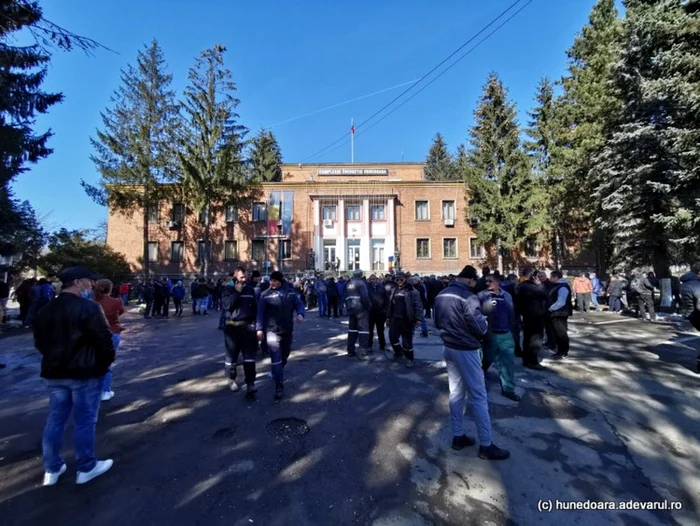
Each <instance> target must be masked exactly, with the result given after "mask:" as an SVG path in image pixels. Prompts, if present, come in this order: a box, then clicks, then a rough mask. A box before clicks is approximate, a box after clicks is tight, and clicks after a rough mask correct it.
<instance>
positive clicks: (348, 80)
mask: <svg viewBox="0 0 700 526" xmlns="http://www.w3.org/2000/svg"><path fill="white" fill-rule="evenodd" d="M40 3H41V5H42V6H43V7H44V15H45V16H46V18H48V19H49V20H51V21H53V22H56V23H58V24H60V25H62V26H65V27H67V28H69V29H70V30H72V31H74V32H76V33H79V34H81V35H85V36H89V37H92V38H95V39H97V40H98V41H100V42H101V43H103V44H104V45H105V46H108V47H109V48H112V49H114V50H115V51H117V52H118V54H114V53H110V52H108V51H98V52H97V54H96V56H94V57H89V56H86V55H85V54H83V53H82V52H80V51H75V52H72V53H62V52H57V53H56V54H55V55H54V58H53V61H52V63H51V66H50V71H49V74H48V77H47V81H46V83H45V86H44V87H45V89H46V90H48V91H60V92H63V94H64V95H65V101H64V102H63V103H62V104H60V105H58V106H54V107H53V108H52V110H51V111H50V114H49V115H47V116H46V117H42V118H41V119H39V121H38V125H37V129H38V130H39V131H43V130H44V129H45V128H47V127H50V128H52V130H53V131H54V133H55V136H54V137H53V138H52V139H51V141H50V145H51V147H53V148H54V153H53V155H51V156H50V157H48V158H47V159H45V160H43V161H41V162H40V163H38V164H37V165H35V166H33V167H32V168H31V170H30V171H29V172H27V173H25V174H23V175H21V176H20V177H19V178H18V179H17V181H16V183H15V185H14V189H15V192H16V196H17V197H18V198H21V199H28V200H29V201H30V202H31V203H32V204H33V205H34V207H35V208H36V210H37V212H38V213H39V214H40V215H47V220H46V226H47V227H48V228H50V229H55V228H60V227H66V228H93V227H95V226H96V225H97V224H98V223H99V222H100V221H101V220H103V219H104V218H105V217H106V209H105V208H102V207H99V206H97V205H95V204H94V203H93V202H92V201H91V200H90V199H89V198H88V197H87V196H86V195H85V193H84V192H83V190H82V188H81V186H80V179H81V178H82V179H85V180H86V181H88V182H91V183H95V182H96V181H97V180H98V179H99V176H98V173H97V171H96V170H95V168H94V166H93V164H92V162H91V161H90V154H91V146H90V141H89V138H90V136H91V135H94V131H95V129H96V128H97V127H98V126H100V125H101V122H100V111H102V110H103V109H104V108H105V107H108V106H109V104H110V96H111V94H112V93H113V91H114V90H115V88H117V86H118V84H119V74H120V68H123V67H124V66H125V65H126V64H128V63H133V62H134V61H135V57H136V53H137V51H138V50H139V49H140V48H142V47H143V46H144V44H146V43H148V42H149V41H150V40H151V39H153V38H156V39H157V40H158V41H159V42H160V44H161V46H162V47H163V50H164V53H165V58H166V61H167V63H168V67H169V70H170V72H171V73H173V75H174V77H175V78H174V88H175V89H176V90H177V92H178V94H179V93H181V91H182V88H183V86H184V85H185V83H186V80H187V70H188V68H189V67H190V66H191V65H192V63H193V61H194V57H195V56H196V55H197V54H198V53H199V52H200V51H201V50H202V49H204V48H207V47H211V46H212V45H214V44H216V43H220V44H223V45H225V46H226V47H227V48H228V53H227V62H228V63H227V65H228V67H229V68H230V69H231V70H232V71H233V75H234V80H235V81H236V83H237V85H238V90H239V93H238V95H239V98H240V99H241V105H240V106H239V110H240V114H241V120H242V124H244V125H246V126H248V128H250V129H251V133H254V132H255V131H257V129H259V128H260V127H267V126H270V125H271V124H274V123H277V122H280V121H284V120H286V119H290V118H293V117H296V116H298V115H301V114H304V113H307V112H312V111H314V110H316V109H319V108H323V107H326V106H330V105H333V104H336V103H339V102H343V101H346V100H348V99H352V98H355V97H359V96H362V95H366V94H369V93H373V92H375V91H378V90H382V89H384V88H387V87H391V86H395V85H397V84H400V83H403V82H407V81H411V80H413V79H416V78H419V77H421V76H423V75H424V74H425V73H427V72H428V71H429V70H430V69H431V68H432V67H433V66H434V65H436V64H437V63H438V62H439V61H441V60H442V59H443V58H445V57H446V56H447V55H449V54H450V53H451V52H452V51H453V50H455V49H456V48H457V47H459V46H460V45H461V44H462V43H464V42H465V41H466V40H467V39H468V38H470V37H471V36H472V35H474V34H475V33H476V32H477V31H478V30H479V29H481V28H482V27H483V26H484V25H485V24H486V23H488V22H489V21H490V20H491V19H492V18H494V17H495V16H496V15H498V14H499V13H500V12H501V11H503V10H504V9H505V8H506V7H507V6H509V5H510V4H512V3H513V0H440V1H437V0H430V1H429V0H245V1H244V0H226V1H221V0H218V1H217V0H198V1H193V0H119V1H117V0H100V1H88V0H43V1H41V2H40ZM523 3H524V2H523ZM593 3H594V0H534V1H533V2H532V3H531V4H530V5H529V6H528V7H527V8H526V9H525V10H524V11H523V12H521V13H520V14H519V15H518V16H517V17H516V18H514V19H513V20H512V21H511V22H509V23H508V24H507V25H506V26H505V27H503V28H502V29H501V30H500V31H499V32H498V33H496V34H495V35H493V36H492V37H491V38H490V39H489V40H487V41H486V42H484V43H483V44H482V45H481V46H480V47H479V48H478V49H477V50H476V51H474V52H473V53H471V54H470V55H469V56H467V57H466V58H465V59H464V60H462V61H461V62H460V63H459V64H458V65H457V66H455V67H453V68H452V69H451V70H450V71H449V72H447V73H446V74H445V75H443V76H442V77H441V78H440V79H438V80H437V81H436V82H434V83H433V84H432V85H431V86H429V87H428V88H427V89H425V90H424V91H423V92H422V93H421V94H420V95H418V96H416V97H415V98H414V99H412V100H411V101H410V102H408V103H407V104H405V105H404V106H403V107H402V108H401V109H399V110H398V111H396V112H395V113H393V114H392V115H391V116H390V117H388V118H387V119H385V120H384V121H382V122H381V123H380V124H378V125H377V126H375V127H373V128H372V129H371V130H369V131H368V132H367V133H364V134H362V135H361V136H360V132H361V131H362V129H361V128H360V129H358V136H357V139H356V144H355V162H374V161H377V162H379V161H400V160H401V159H402V158H403V160H405V161H422V160H424V159H425V156H426V153H427V150H428V148H429V146H430V143H431V141H432V139H433V137H434V135H435V134H436V133H437V132H441V133H442V134H443V135H444V136H445V138H446V140H447V142H448V145H449V146H450V148H451V149H452V150H454V148H455V147H456V146H457V145H458V144H459V143H460V142H465V141H466V137H467V129H468V127H469V126H470V125H471V124H472V122H473V117H472V115H473V111H474V108H475V106H476V102H477V100H478V98H479V96H480V92H481V89H482V87H483V84H484V82H485V80H486V77H487V75H488V73H489V72H490V71H495V72H497V73H498V74H499V75H500V76H501V78H502V79H503V81H504V82H505V85H506V87H507V88H508V89H509V94H510V97H511V98H512V99H513V100H514V101H515V102H516V103H517V105H518V110H519V114H520V120H521V124H525V123H526V120H527V113H526V112H527V111H528V109H529V108H530V107H531V104H532V99H533V96H534V92H535V87H536V86H537V83H538V81H539V79H540V77H542V76H544V75H547V76H549V77H551V78H553V79H557V78H559V77H560V76H561V75H562V74H563V73H564V72H565V68H566V49H567V48H568V47H569V46H570V45H571V43H572V42H573V38H574V36H575V35H576V33H577V32H578V31H579V30H580V29H581V27H582V26H583V25H584V24H585V23H586V22H587V17H588V13H589V11H590V9H591V7H592V5H593ZM419 87H420V85H419ZM403 89H405V87H404V88H398V89H395V90H391V91H387V92H385V93H381V94H379V95H376V96H373V97H368V98H364V99H362V100H360V101H357V102H354V103H351V104H347V105H343V106H339V107H337V108H334V109H331V110H328V111H325V112H321V113H317V114H315V115H312V116H309V117H306V118H302V119H298V120H294V121H292V122H287V123H285V124H280V125H277V126H274V127H273V130H274V131H275V133H276V134H277V137H278V140H279V142H280V145H281V147H282V154H283V157H284V161H285V162H299V161H301V160H303V159H306V158H307V157H308V156H310V155H312V154H314V153H315V152H317V151H318V150H320V149H322V148H324V147H325V146H327V145H328V144H329V143H330V142H332V141H333V140H335V139H337V138H339V137H340V136H341V135H343V134H344V133H349V129H350V119H351V118H354V119H355V123H356V124H359V123H360V122H361V121H363V120H364V119H366V118H367V117H369V116H370V115H371V114H372V113H374V112H375V111H376V110H378V109H379V108H380V107H382V106H383V105H384V104H386V103H387V102H389V101H390V100H391V99H392V98H394V97H395V96H396V95H398V94H399V93H400V92H401V90H403ZM313 161H316V162H349V161H350V148H349V146H344V147H342V148H340V149H338V150H336V151H334V152H332V153H329V154H328V155H326V156H322V157H318V158H315V159H313Z"/></svg>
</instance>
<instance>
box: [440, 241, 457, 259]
mask: <svg viewBox="0 0 700 526" xmlns="http://www.w3.org/2000/svg"><path fill="white" fill-rule="evenodd" d="M442 257H444V258H456V257H457V239H455V238H454V237H446V238H445V239H443V240H442Z"/></svg>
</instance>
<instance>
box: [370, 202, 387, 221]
mask: <svg viewBox="0 0 700 526" xmlns="http://www.w3.org/2000/svg"><path fill="white" fill-rule="evenodd" d="M384 219H385V217H384V205H372V221H384Z"/></svg>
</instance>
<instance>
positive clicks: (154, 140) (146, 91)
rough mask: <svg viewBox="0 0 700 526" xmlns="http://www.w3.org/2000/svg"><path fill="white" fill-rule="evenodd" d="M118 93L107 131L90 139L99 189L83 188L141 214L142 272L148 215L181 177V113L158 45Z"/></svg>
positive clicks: (129, 71)
mask: <svg viewBox="0 0 700 526" xmlns="http://www.w3.org/2000/svg"><path fill="white" fill-rule="evenodd" d="M121 82H122V84H121V86H119V88H118V89H117V90H116V91H115V93H114V95H113V97H112V102H113V107H112V108H110V109H107V110H105V111H104V113H102V114H101V115H102V129H101V130H98V131H97V134H96V138H92V139H91V143H92V146H93V148H94V150H95V153H94V154H93V155H92V156H91V159H92V161H93V163H94V164H95V167H96V168H97V170H98V171H99V172H100V175H101V180H100V182H99V185H98V186H97V187H94V186H91V185H89V184H87V183H85V182H84V181H83V182H82V184H83V187H84V188H85V190H86V192H87V193H88V195H90V196H91V197H92V198H93V199H94V200H95V201H96V202H98V203H100V204H104V205H109V206H110V207H111V208H113V209H115V210H120V211H122V212H125V213H128V214H133V213H140V214H141V215H142V222H143V230H142V231H143V272H144V275H145V276H146V277H148V276H149V274H150V264H149V258H148V237H149V236H148V230H149V224H148V223H149V221H148V216H149V210H150V209H151V208H152V207H158V206H159V203H160V201H161V200H163V199H166V198H168V197H170V195H171V192H172V187H171V186H170V185H167V184H166V183H172V182H174V181H175V177H176V166H177V164H176V162H175V154H174V152H173V147H172V145H173V143H174V142H175V139H174V137H175V131H176V124H177V120H176V118H177V113H178V109H177V106H176V104H175V93H174V91H173V90H172V89H171V87H170V84H171V82H172V75H170V74H169V73H166V71H165V60H164V59H163V51H162V49H161V47H160V45H159V44H158V42H157V41H155V40H153V41H152V42H151V43H150V44H149V45H148V46H146V47H145V48H144V49H143V50H141V51H139V52H138V56H137V58H136V66H131V65H129V66H127V68H126V70H124V71H122V74H121Z"/></svg>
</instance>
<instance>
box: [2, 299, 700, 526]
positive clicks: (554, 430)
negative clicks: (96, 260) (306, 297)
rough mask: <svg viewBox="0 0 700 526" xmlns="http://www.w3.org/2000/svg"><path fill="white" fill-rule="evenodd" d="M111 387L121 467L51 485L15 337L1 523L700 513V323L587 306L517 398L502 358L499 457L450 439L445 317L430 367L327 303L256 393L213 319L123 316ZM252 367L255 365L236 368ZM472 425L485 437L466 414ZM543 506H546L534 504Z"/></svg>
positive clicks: (36, 393) (30, 366) (29, 364)
mask: <svg viewBox="0 0 700 526" xmlns="http://www.w3.org/2000/svg"><path fill="white" fill-rule="evenodd" d="M124 321H125V325H126V327H127V331H126V332H125V333H124V336H123V344H122V347H121V349H120V350H119V353H118V362H117V364H116V366H115V379H114V390H115V392H116V397H115V398H114V399H113V400H112V401H110V402H106V403H103V404H102V407H101V409H100V422H99V424H98V430H97V451H98V455H99V456H100V457H101V458H106V457H111V458H114V460H115V466H114V468H113V469H112V470H111V471H110V472H109V473H108V474H106V475H105V476H103V477H100V478H98V479H96V480H95V481H94V482H91V483H90V484H88V485H86V486H76V485H75V484H74V464H73V459H72V452H71V451H70V450H71V448H72V443H71V438H70V435H71V433H70V430H69V431H68V433H67V436H66V444H65V449H66V452H67V455H66V460H67V462H68V465H69V471H68V473H67V474H66V475H65V476H64V477H63V478H62V479H61V481H60V482H59V483H58V484H57V485H56V486H54V487H50V488H42V487H41V486H40V482H41V478H42V467H41V444H40V440H41V433H42V428H43V425H44V421H45V415H46V407H47V403H46V402H47V400H46V395H45V388H44V385H43V382H42V380H41V379H40V378H39V357H38V354H37V353H36V351H34V349H33V346H32V339H31V335H30V334H27V333H21V334H19V335H15V336H11V337H6V338H4V339H0V362H4V363H6V364H7V367H6V368H5V369H1V370H0V400H2V403H1V404H0V517H2V524H7V525H14V524H18V525H19V524H32V525H36V524H57V525H61V524H66V525H68V524H70V525H74V524H90V525H114V524H129V525H131V524H149V525H154V524H155V525H160V524H170V525H172V524H178V525H179V524H183V525H190V524H207V525H211V524H226V525H231V524H241V525H243V524H248V525H250V524H265V525H277V524H280V525H281V524H355V523H356V524H376V525H390V524H400V525H420V524H518V525H531V524H582V525H586V524H590V525H604V524H624V525H655V524H684V525H692V524H698V523H699V522H700V389H699V388H700V375H698V374H696V373H695V372H694V367H695V355H696V353H697V352H698V350H699V349H700V338H699V337H698V336H700V335H698V333H693V331H692V329H690V327H689V326H688V325H685V324H684V323H681V322H678V323H674V322H673V321H671V320H667V321H665V322H664V323H661V324H658V325H649V324H642V323H640V322H638V321H636V320H633V319H628V318H624V317H618V316H613V315H609V314H606V313H589V314H586V315H577V316H576V317H575V318H574V319H573V320H572V323H571V325H570V327H571V333H572V351H571V355H572V358H571V359H569V360H568V361H565V362H554V363H552V362H550V361H547V360H545V362H544V363H545V365H548V367H549V370H548V371H546V372H534V371H529V370H523V369H522V368H520V366H519V365H518V366H517V368H516V372H517V386H518V387H517V391H518V392H519V393H520V394H522V395H523V399H522V401H521V402H519V403H515V402H512V401H510V400H508V399H506V398H503V397H502V396H501V395H500V388H499V386H498V380H497V375H496V373H495V371H492V372H491V373H490V382H489V388H490V390H489V401H490V410H491V417H492V421H493V427H494V441H495V442H496V443H497V444H498V445H499V446H501V447H505V448H508V449H510V450H511V453H512V458H511V459H510V460H507V461H504V462H488V461H484V460H480V459H478V458H477V456H476V454H477V448H476V447H473V448H466V449H464V450H462V451H459V452H456V451H453V450H452V449H451V448H450V441H451V432H450V427H449V421H448V407H447V377H446V373H445V369H444V363H442V361H441V356H440V342H439V338H438V337H437V335H436V333H435V331H434V329H432V327H431V335H430V337H429V338H427V339H422V338H417V339H416V354H417V359H418V360H419V361H418V363H417V365H416V367H414V368H413V369H411V370H408V369H406V368H404V367H402V366H400V365H399V364H395V363H393V362H387V361H385V360H384V359H383V357H381V356H379V357H377V356H375V357H374V358H373V360H372V361H371V362H370V363H361V362H359V361H357V360H355V359H349V358H347V357H345V356H344V354H345V351H344V345H345V334H344V329H345V325H344V324H343V321H345V323H347V321H346V319H341V320H326V319H321V320H319V319H318V318H317V317H316V313H315V312H311V313H310V314H309V317H308V320H307V322H306V323H304V324H303V325H300V326H298V328H297V330H296V337H295V345H294V349H295V350H294V351H293V353H292V357H291V359H290V362H289V365H288V368H287V373H288V382H287V385H286V392H287V398H286V399H285V400H284V401H283V402H282V403H280V404H275V403H274V402H273V400H272V396H273V386H272V385H271V381H270V380H268V379H267V378H266V375H267V372H268V371H269V360H264V361H261V362H260V363H259V368H258V376H259V389H260V390H259V400H258V401H257V402H256V403H252V404H248V403H246V401H245V397H244V395H243V394H242V393H231V392H230V391H228V389H227V388H226V382H225V380H224V379H223V376H222V369H223V338H222V335H221V333H220V332H219V331H218V330H216V324H217V316H209V317H192V316H191V315H189V313H186V316H185V317H183V318H181V319H173V318H171V319H169V320H143V319H141V318H139V317H138V316H137V315H136V314H133V313H131V314H128V315H127V316H126V319H125V320H124ZM241 375H242V372H241ZM467 421H468V429H469V432H470V434H472V435H475V434H476V433H475V426H474V424H473V421H472V420H471V419H470V418H468V419H467ZM557 500H559V501H561V502H564V503H567V504H566V505H567V506H571V504H568V503H570V502H572V501H578V502H584V501H596V502H597V501H611V502H616V503H629V502H630V501H633V502H645V503H646V502H668V503H669V504H668V506H669V508H670V507H671V506H677V504H671V503H676V502H679V503H681V504H680V505H681V506H682V509H680V510H671V509H667V510H651V511H649V510H636V511H635V510H623V511H592V510H585V509H582V510H556V509H555V510H553V511H550V512H548V511H540V510H539V509H538V508H540V507H544V508H546V507H547V506H548V505H549V503H550V502H551V505H552V506H553V507H556V506H557V502H556V501H557ZM538 504H539V506H538Z"/></svg>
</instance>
